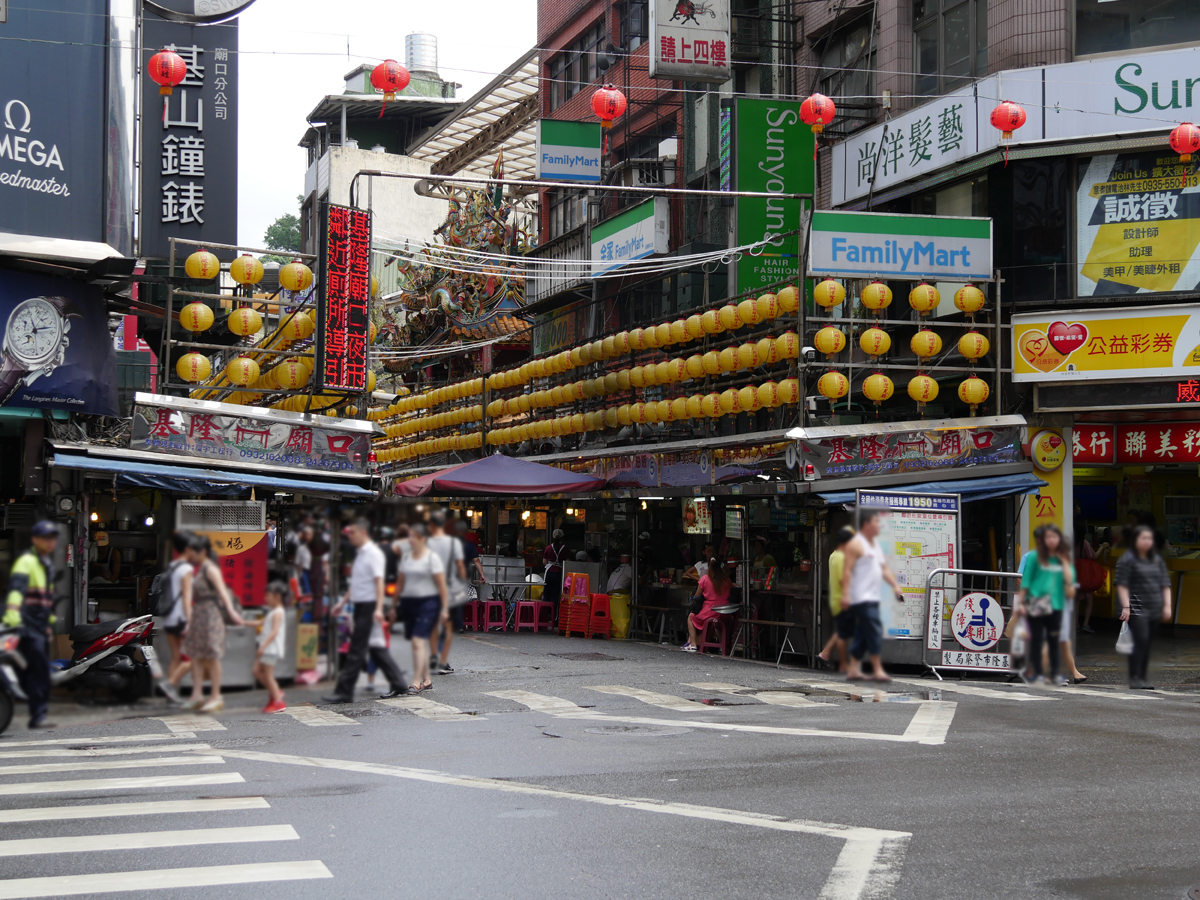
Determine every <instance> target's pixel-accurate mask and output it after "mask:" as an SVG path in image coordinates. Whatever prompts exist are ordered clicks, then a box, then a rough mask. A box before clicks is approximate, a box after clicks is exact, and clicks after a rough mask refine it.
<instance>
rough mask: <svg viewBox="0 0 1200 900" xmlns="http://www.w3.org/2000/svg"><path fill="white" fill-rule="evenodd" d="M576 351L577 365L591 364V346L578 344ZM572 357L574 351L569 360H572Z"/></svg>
mask: <svg viewBox="0 0 1200 900" xmlns="http://www.w3.org/2000/svg"><path fill="white" fill-rule="evenodd" d="M576 349H577V350H578V351H579V362H578V365H581V366H586V365H590V364H591V363H592V362H594V361H595V360H594V359H593V357H592V345H591V344H580V345H579V347H577V348H576ZM574 357H575V353H574V351H572V352H571V358H572V359H574Z"/></svg>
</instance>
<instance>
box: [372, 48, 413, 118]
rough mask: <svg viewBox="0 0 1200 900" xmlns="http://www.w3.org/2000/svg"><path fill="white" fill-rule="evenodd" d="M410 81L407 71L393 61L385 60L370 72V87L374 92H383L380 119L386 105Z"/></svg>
mask: <svg viewBox="0 0 1200 900" xmlns="http://www.w3.org/2000/svg"><path fill="white" fill-rule="evenodd" d="M411 80H412V76H410V75H409V74H408V69H406V68H404V66H402V65H400V63H398V62H396V61H395V60H394V59H385V60H384V61H383V62H381V63H380V64H379V65H377V66H376V67H375V68H374V69H372V70H371V86H372V87H373V88H375V90H377V91H382V92H383V106H382V107H381V108H380V110H379V117H380V118H383V110H384V109H386V108H387V105H388V104H389V103H391V102H392V101H393V100H395V99H396V94H398V93H400V91H402V90H404V89H405V88H406V87H408V83H409V81H411Z"/></svg>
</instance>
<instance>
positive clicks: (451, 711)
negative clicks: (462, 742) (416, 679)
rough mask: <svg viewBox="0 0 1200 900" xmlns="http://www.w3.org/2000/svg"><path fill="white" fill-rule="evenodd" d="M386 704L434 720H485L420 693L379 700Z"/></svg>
mask: <svg viewBox="0 0 1200 900" xmlns="http://www.w3.org/2000/svg"><path fill="white" fill-rule="evenodd" d="M378 702H379V703H381V704H382V705H384V706H390V707H392V708H393V709H403V710H407V711H408V712H410V713H413V714H414V715H417V716H420V717H421V718H422V719H430V720H432V721H434V722H485V721H487V720H486V719H485V718H484V717H483V716H472V715H469V714H468V713H465V712H463V711H462V710H461V709H459V708H458V707H456V706H448V705H447V704H445V703H437V702H435V701H433V700H430V699H429V698H428V697H422V696H420V695H406V696H404V697H392V698H391V699H389V700H380V701H378Z"/></svg>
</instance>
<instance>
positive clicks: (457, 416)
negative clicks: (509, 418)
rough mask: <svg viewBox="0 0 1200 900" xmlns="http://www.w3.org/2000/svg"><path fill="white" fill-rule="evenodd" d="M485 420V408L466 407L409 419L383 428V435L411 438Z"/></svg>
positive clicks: (476, 406) (477, 406)
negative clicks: (415, 435)
mask: <svg viewBox="0 0 1200 900" xmlns="http://www.w3.org/2000/svg"><path fill="white" fill-rule="evenodd" d="M482 419H483V406H482V405H480V404H478V403H477V404H475V405H474V406H464V407H460V408H459V409H452V410H450V411H449V412H444V413H435V414H434V415H432V416H425V417H423V418H420V419H409V420H407V421H405V422H396V423H393V424H391V425H385V426H383V433H384V434H385V435H387V436H388V437H390V438H397V437H409V436H411V435H414V434H420V433H421V432H423V431H438V430H439V429H442V428H453V427H454V426H456V425H463V424H465V423H467V422H478V421H480V420H482Z"/></svg>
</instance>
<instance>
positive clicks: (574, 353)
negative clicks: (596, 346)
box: [571, 347, 590, 368]
mask: <svg viewBox="0 0 1200 900" xmlns="http://www.w3.org/2000/svg"><path fill="white" fill-rule="evenodd" d="M583 349H584V348H583V347H575V348H573V349H572V350H571V368H578V367H579V366H585V365H587V363H588V362H589V361H590V354H589V360H585V359H584V358H583Z"/></svg>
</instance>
